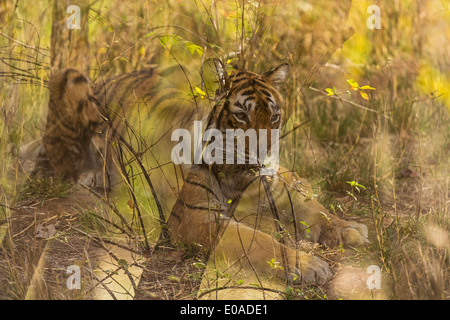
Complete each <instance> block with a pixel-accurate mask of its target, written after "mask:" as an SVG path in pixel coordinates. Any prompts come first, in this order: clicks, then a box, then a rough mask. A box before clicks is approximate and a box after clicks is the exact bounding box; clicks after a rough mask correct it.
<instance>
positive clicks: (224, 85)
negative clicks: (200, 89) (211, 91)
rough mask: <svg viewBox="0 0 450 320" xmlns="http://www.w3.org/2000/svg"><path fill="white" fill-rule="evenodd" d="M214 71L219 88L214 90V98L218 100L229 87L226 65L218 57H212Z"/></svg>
mask: <svg viewBox="0 0 450 320" xmlns="http://www.w3.org/2000/svg"><path fill="white" fill-rule="evenodd" d="M213 61H214V66H215V67H216V73H217V76H218V78H219V88H218V89H217V90H216V100H220V99H221V98H222V97H223V96H225V95H226V94H227V92H228V90H229V89H230V79H229V76H228V73H227V67H226V66H225V65H224V64H223V62H222V61H220V60H219V59H213Z"/></svg>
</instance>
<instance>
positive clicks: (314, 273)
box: [291, 252, 333, 284]
mask: <svg viewBox="0 0 450 320" xmlns="http://www.w3.org/2000/svg"><path fill="white" fill-rule="evenodd" d="M299 258H300V259H299V263H298V265H297V266H296V267H295V268H294V270H295V274H296V276H294V277H293V279H291V280H294V282H297V283H301V284H324V283H326V282H327V281H329V280H331V278H332V277H333V273H332V272H331V269H330V267H329V266H328V264H327V263H326V262H325V261H323V260H322V259H320V258H318V257H315V256H312V255H309V254H306V253H302V252H301V253H300V257H299Z"/></svg>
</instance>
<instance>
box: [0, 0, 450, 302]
mask: <svg viewBox="0 0 450 320" xmlns="http://www.w3.org/2000/svg"><path fill="white" fill-rule="evenodd" d="M68 3H69V2H68ZM70 3H72V4H77V1H71V2H70ZM78 3H80V4H83V1H82V0H78ZM84 3H88V4H89V10H88V19H86V20H85V24H84V25H82V28H83V30H85V31H86V30H88V37H89V59H87V60H88V70H89V73H90V74H89V75H90V77H91V79H92V80H93V81H94V82H95V81H101V79H103V78H104V77H109V76H112V75H116V74H120V73H124V72H130V71H133V70H136V69H142V68H145V67H146V66H149V65H153V64H157V65H160V66H163V67H164V68H168V67H170V66H173V67H174V68H175V69H176V70H177V72H176V73H175V76H174V77H173V78H172V79H171V81H172V82H173V83H174V84H176V85H177V86H178V87H179V88H181V89H182V90H185V91H186V97H188V96H190V97H192V95H193V91H192V88H195V87H197V88H199V89H201V90H202V91H204V92H206V94H208V95H213V93H214V92H213V90H212V86H211V87H209V86H208V85H207V83H205V81H204V80H205V79H206V78H207V77H206V73H205V72H206V71H205V70H204V68H203V66H204V62H205V61H207V59H209V58H212V57H215V58H220V59H221V60H222V61H224V62H226V63H228V64H230V65H235V64H236V65H238V66H240V67H246V68H249V69H251V70H253V71H256V72H260V71H266V70H269V69H270V68H272V67H275V66H277V65H278V64H280V63H282V62H289V63H290V65H291V77H290V78H289V80H288V81H287V83H286V84H285V85H284V86H283V88H282V92H283V95H284V96H285V99H286V110H285V117H284V120H285V129H284V130H285V133H287V135H286V137H284V138H283V145H282V151H281V153H282V156H283V159H282V160H281V163H282V164H283V165H284V166H286V167H288V168H290V169H293V170H295V171H297V172H298V173H299V174H300V175H301V176H303V177H306V178H308V179H310V180H311V181H312V183H313V185H314V186H315V187H316V189H317V190H318V192H319V191H320V194H321V195H320V196H319V199H320V200H321V201H322V203H324V205H325V206H326V207H327V208H329V209H330V210H331V211H333V212H335V213H336V214H338V215H342V216H345V217H354V216H358V217H363V218H365V219H367V220H368V221H372V223H373V228H374V230H375V231H374V232H375V238H376V239H377V241H375V244H373V247H372V248H371V252H372V255H370V254H369V256H371V257H372V258H373V256H376V258H373V259H375V260H377V261H381V263H382V264H383V266H384V267H385V269H386V270H387V272H388V273H389V275H390V276H391V279H392V281H393V282H394V283H395V284H396V285H397V286H395V288H396V289H395V290H393V294H394V296H396V297H402V296H403V297H429V296H433V295H435V296H436V297H444V296H446V297H447V298H448V289H446V288H448V281H449V280H448V251H446V250H448V241H447V244H445V245H444V246H443V247H445V248H446V249H445V248H444V249H442V248H443V247H442V246H440V245H437V244H433V241H432V240H430V238H427V236H426V235H427V234H428V233H427V232H428V231H427V230H436V229H435V228H440V229H439V230H444V234H447V236H448V230H449V225H450V222H449V216H448V206H449V198H448V184H449V172H448V170H449V168H450V162H449V151H450V126H449V124H450V122H449V120H450V119H449V112H450V89H449V88H450V5H449V1H447V0H429V1H421V0H402V1H400V0H393V1H309V0H308V1H306V0H290V1H277V0H261V1H256V0H243V1H227V0H220V1H218V0H217V1H216V0H190V1H185V0H168V1H156V0H155V1H129V0H125V1H120V0H96V1H90V2H86V1H85V2H84ZM370 5H378V6H379V8H380V13H381V15H380V19H381V29H369V28H368V26H367V19H368V18H369V17H370V15H371V14H372V13H368V12H367V8H368V7H369V6H370ZM68 15H69V14H68ZM52 22H53V21H52V1H48V0H36V1H32V2H31V1H26V2H25V1H20V0H18V1H10V0H2V1H0V76H1V78H0V88H1V91H0V99H1V101H0V103H1V107H0V111H1V114H0V163H1V173H0V174H1V179H2V183H1V185H2V190H1V193H0V195H2V201H3V202H8V201H9V200H8V199H10V197H9V196H7V195H14V194H15V192H16V183H17V180H16V176H15V175H13V176H11V175H9V174H7V173H8V172H9V171H10V170H11V168H15V166H16V162H15V155H16V154H17V150H18V148H19V147H20V145H21V144H22V143H24V142H27V141H30V140H32V139H34V138H36V137H38V136H40V135H41V134H42V129H43V128H44V121H45V112H46V106H47V99H48V91H47V89H46V85H47V81H48V79H49V76H50V73H51V67H52V63H53V61H51V35H52ZM69 50H70V48H69ZM72 67H76V66H72ZM355 83H356V85H357V86H355ZM352 84H353V85H352ZM364 86H370V87H371V88H374V89H375V90H372V89H364ZM366 88H367V87H366ZM352 181H353V182H356V181H357V182H358V184H359V185H363V186H365V189H362V188H361V190H355V188H354V187H353V186H354V185H355V184H352V183H349V182H352ZM424 221H425V222H426V223H425V222H424ZM392 226H394V227H392ZM419 226H420V227H419ZM427 228H428V229H427ZM430 228H431V229H430ZM433 228H434V229H433ZM393 230H394V231H393ZM424 235H425V236H424ZM410 239H414V240H415V241H416V240H417V243H419V245H424V247H423V248H425V249H423V251H421V252H422V253H421V255H420V256H416V255H408V254H409V252H410V250H411V248H412V247H414V246H415V245H416V244H417V243H416V242H411V241H410ZM447 239H448V238H447ZM408 241H409V242H408ZM444 243H445V241H444ZM433 245H434V247H433ZM446 246H447V247H446ZM420 248H422V247H420ZM440 250H441V251H440ZM442 250H444V251H442ZM445 252H447V254H446V253H445ZM430 261H431V262H430ZM411 265H414V266H416V268H415V269H414V271H411V272H409V273H408V271H407V270H409V269H408V267H410V266H411ZM427 265H433V266H437V267H436V268H434V269H433V270H435V273H432V272H428V273H427V272H425V271H423V272H422V271H420V270H422V269H423V270H428V269H426V268H427V267H426V266H427ZM436 270H437V271H436ZM433 272H434V271H433ZM432 277H434V278H433V279H431V278H432ZM439 277H441V278H439ZM420 279H422V280H420ZM413 280H414V281H416V282H415V284H414V285H411V284H410V282H411V281H413ZM402 281H403V282H402ZM405 281H406V282H405ZM408 281H409V282H408ZM427 281H428V282H427ZM439 281H441V283H443V284H444V285H443V286H442V288H441V289H439V288H438V289H436V288H437V287H439V286H438V285H437V284H438V283H439ZM402 283H403V284H402ZM405 283H409V285H406V284H405ZM427 283H435V284H436V286H437V287H436V286H435V287H430V286H431V285H429V284H428V285H427Z"/></svg>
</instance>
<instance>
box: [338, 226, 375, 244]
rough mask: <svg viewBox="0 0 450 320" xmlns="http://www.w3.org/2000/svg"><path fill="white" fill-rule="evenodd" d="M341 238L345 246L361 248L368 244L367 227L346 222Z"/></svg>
mask: <svg viewBox="0 0 450 320" xmlns="http://www.w3.org/2000/svg"><path fill="white" fill-rule="evenodd" d="M345 224H346V226H344V227H343V228H342V232H341V236H342V241H343V244H344V245H345V246H350V247H362V246H364V245H365V244H367V243H369V240H368V231H367V227H366V226H365V225H364V224H361V223H357V222H354V221H346V222H345Z"/></svg>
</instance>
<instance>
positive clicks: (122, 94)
mask: <svg viewBox="0 0 450 320" xmlns="http://www.w3.org/2000/svg"><path fill="white" fill-rule="evenodd" d="M214 65H215V67H216V73H217V78H218V80H217V83H218V89H217V90H216V94H215V98H214V99H204V97H201V99H199V97H196V96H193V97H192V96H191V97H189V98H188V97H186V95H183V94H180V90H179V88H177V86H176V85H174V84H172V83H171V81H170V80H171V79H173V76H172V72H173V71H172V70H171V69H170V68H168V69H162V68H161V67H158V66H151V67H149V68H147V69H143V70H139V71H134V72H131V73H128V74H122V75H119V76H116V77H112V78H108V79H100V80H98V81H97V82H96V84H95V85H94V87H93V97H94V98H93V99H90V98H89V97H91V92H90V91H86V92H87V95H85V96H83V98H86V97H88V98H87V100H86V99H84V101H88V102H90V101H93V102H95V103H96V105H97V106H98V108H97V112H94V113H92V114H90V113H89V112H88V113H84V114H78V118H77V119H79V120H78V123H79V124H80V125H85V126H84V127H83V128H85V131H83V134H82V135H81V134H80V136H79V137H78V138H79V139H78V142H79V143H80V146H81V148H77V150H79V151H78V152H79V153H78V155H79V160H80V163H78V164H77V165H76V166H74V168H81V172H80V170H79V169H76V170H73V172H74V173H73V174H72V176H70V175H69V174H67V177H71V178H74V179H78V180H79V181H82V182H83V183H86V184H90V186H91V187H102V186H103V187H104V186H105V185H107V186H106V187H104V188H105V190H114V188H117V186H118V185H119V182H118V181H120V177H121V176H122V177H123V176H124V175H127V173H128V172H127V171H126V170H124V168H123V166H122V167H121V165H120V161H117V159H118V158H120V157H123V154H124V153H125V152H124V149H122V148H121V146H123V145H125V146H126V147H125V149H128V150H130V149H131V148H130V146H134V147H135V148H136V149H135V152H134V153H133V156H134V160H133V159H132V160H131V161H129V162H133V161H135V160H136V159H137V158H139V159H141V160H142V162H143V165H142V168H141V169H143V170H146V171H147V173H148V172H150V173H151V176H150V178H151V180H152V181H157V183H155V184H154V186H153V187H154V189H155V190H154V194H153V196H154V197H155V199H156V198H158V201H159V208H160V209H162V211H163V213H164V214H163V216H162V217H160V218H161V220H164V221H163V222H164V225H163V227H162V228H161V232H163V231H164V229H165V228H167V230H168V232H169V235H170V239H171V240H173V241H175V242H178V243H182V244H184V245H188V246H194V247H196V248H200V249H201V250H203V251H204V252H206V253H207V254H208V255H210V257H211V259H210V261H213V262H212V266H211V267H210V268H209V269H208V270H214V272H217V270H218V268H219V265H222V268H223V270H229V268H230V266H233V268H236V266H238V265H239V267H237V269H236V270H237V272H243V271H242V270H249V268H250V269H251V270H253V271H255V274H261V275H265V276H267V277H266V279H269V282H270V281H271V280H270V279H277V281H281V282H283V281H287V282H292V281H299V280H300V281H302V282H304V283H308V284H322V283H325V282H327V281H329V280H330V279H331V278H332V272H331V269H330V267H329V266H328V264H327V263H326V262H325V261H324V260H323V259H321V258H319V257H317V256H314V255H312V254H309V253H306V252H303V251H301V250H299V249H298V248H296V244H295V243H294V244H292V243H287V241H285V239H277V238H276V237H275V234H276V233H281V232H280V227H279V226H280V225H281V226H282V228H283V230H282V232H283V233H287V234H289V235H292V236H291V237H290V238H291V239H293V238H295V239H296V240H298V239H300V238H306V239H308V240H310V241H314V242H319V243H321V244H324V245H329V246H334V247H336V246H339V245H349V246H361V245H364V244H365V243H367V242H368V231H367V227H366V226H365V225H363V224H359V223H356V222H354V221H346V220H343V219H340V218H338V217H337V216H335V215H333V214H331V213H330V212H329V211H328V210H327V209H326V208H325V207H324V206H322V205H321V204H320V203H319V202H318V201H317V199H315V198H314V197H312V196H311V195H312V190H311V188H310V187H309V185H308V183H307V181H305V180H303V179H301V178H300V177H299V176H297V175H296V174H295V172H292V171H291V170H287V169H285V168H283V167H282V166H280V167H279V168H278V171H277V172H275V173H273V174H272V176H264V175H260V174H258V171H259V170H260V169H262V168H263V167H264V164H263V160H264V159H258V162H257V164H250V163H243V164H238V163H234V164H219V163H212V164H207V163H205V162H204V163H201V164H190V165H178V166H174V165H173V164H174V161H173V158H172V156H171V152H170V151H169V150H170V147H169V146H173V145H174V141H172V140H171V134H170V133H171V132H173V131H174V130H176V129H177V128H186V129H187V130H188V131H190V132H192V130H193V129H192V126H193V123H194V121H198V120H200V121H201V123H203V124H204V128H203V129H202V131H203V132H204V131H207V130H211V129H215V130H218V131H219V132H221V133H225V134H226V132H227V130H230V129H233V130H234V129H236V130H237V129H241V130H248V129H254V130H261V129H263V130H266V133H268V136H270V134H269V133H270V132H272V131H275V130H279V129H281V128H282V125H283V123H282V119H283V110H284V109H285V105H284V99H283V98H282V94H281V93H280V89H279V88H280V87H281V85H282V84H283V83H284V81H285V79H286V78H287V77H288V75H289V70H290V67H289V65H288V64H281V65H280V66H278V67H276V68H274V69H271V70H269V71H267V72H262V73H255V72H252V71H249V70H246V69H245V68H238V67H234V68H233V70H232V71H231V72H229V70H228V69H227V68H226V67H225V66H224V64H222V63H220V62H219V61H214ZM66 72H67V71H63V72H62V73H61V74H65V73H66ZM68 75H75V73H73V72H72V71H70V72H69V73H68ZM63 78H64V77H63ZM57 79H58V78H55V80H53V82H54V83H60V84H64V83H65V85H66V86H67V87H65V88H62V87H60V89H61V91H60V92H67V90H68V88H70V86H72V85H79V84H85V82H84V81H80V80H81V78H79V79H78V76H77V77H75V78H73V77H68V79H69V81H60V80H59V82H58V81H57ZM59 79H61V78H59ZM75 79H78V80H77V81H75V83H74V80H75ZM71 102H72V101H71ZM73 105H75V106H81V107H79V108H78V109H77V111H78V112H79V113H82V112H86V111H87V110H88V109H86V107H85V105H84V104H78V103H74V104H73ZM71 106H72V105H71ZM67 108H69V105H67ZM52 110H54V109H52ZM67 113H69V112H67ZM98 115H99V118H100V119H101V120H100V121H99V120H98V119H99V118H97V116H98ZM97 122H99V123H97ZM61 125H62V122H61ZM125 128H126V129H128V130H125ZM50 129H51V126H50V127H49V126H47V130H50ZM93 131H95V132H94V133H93ZM259 132H261V131H259ZM136 133H139V134H136ZM73 136H75V135H73ZM89 137H90V139H89ZM260 138H261V137H259V136H258V138H257V139H258V142H259V140H260ZM268 140H269V141H268V142H269V144H270V142H271V141H270V139H268ZM61 141H62V140H61ZM208 143H211V141H209V142H207V143H205V146H207V145H208ZM64 149H66V150H67V149H68V146H61V150H64ZM81 150H82V151H81ZM244 150H245V151H244V153H245V155H244V158H246V159H247V158H248V156H249V154H248V152H249V150H248V146H247V145H246V147H245V149H244ZM67 151H68V150H67ZM235 151H236V150H235V149H234V150H233V152H235ZM217 152H221V151H220V150H216V153H217ZM224 152H226V151H224ZM83 155H84V160H82V159H81V158H82V157H83ZM45 156H46V157H47V158H48V159H49V161H50V162H52V163H53V162H58V161H59V159H60V158H58V155H57V154H52V153H51V152H50V153H47V154H46V155H45ZM45 156H44V157H45ZM144 158H145V159H144ZM122 160H123V159H122ZM247 160H248V159H247ZM83 161H84V164H83V163H82V162H83ZM55 167H58V166H55ZM84 168H87V169H84ZM93 168H94V169H93ZM117 168H118V169H117ZM155 168H156V169H155ZM83 170H84V171H83ZM62 171H64V170H62ZM92 171H94V173H92ZM117 171H120V172H119V174H117ZM64 176H66V173H64ZM117 177H119V178H117ZM135 180H136V179H135ZM135 180H133V183H134V182H135ZM128 184H130V182H128ZM167 212H170V215H169V216H168V217H167V214H166V213H167ZM304 225H308V226H309V228H308V232H305V228H303V226H304ZM274 265H275V266H278V267H274ZM214 272H213V273H214ZM245 274H248V273H245ZM210 275H211V274H210V273H207V272H205V278H204V280H205V281H206V282H208V281H209V280H208V277H209V276H210ZM258 280H260V278H259V277H258Z"/></svg>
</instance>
